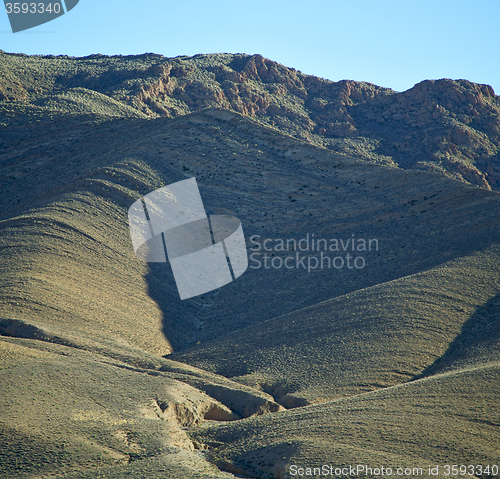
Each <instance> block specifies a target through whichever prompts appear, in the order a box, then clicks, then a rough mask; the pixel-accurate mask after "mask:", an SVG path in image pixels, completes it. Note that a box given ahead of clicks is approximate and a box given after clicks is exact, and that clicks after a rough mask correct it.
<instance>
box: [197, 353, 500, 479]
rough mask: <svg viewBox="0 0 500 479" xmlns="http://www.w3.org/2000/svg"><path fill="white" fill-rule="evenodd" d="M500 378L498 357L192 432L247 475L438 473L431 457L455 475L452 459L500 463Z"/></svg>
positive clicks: (214, 455)
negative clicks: (354, 470)
mask: <svg viewBox="0 0 500 479" xmlns="http://www.w3.org/2000/svg"><path fill="white" fill-rule="evenodd" d="M499 379H500V366H499V363H498V362H495V363H489V364H484V365H482V366H480V367H478V368H472V369H468V370H461V371H456V372H451V373H447V374H444V375H437V376H433V377H431V378H428V379H424V380H419V381H416V382H412V383H408V384H404V385H401V386H395V387H392V388H388V389H384V390H380V391H376V392H371V393H366V394H362V395H359V396H354V397H350V398H345V399H341V400H337V401H333V402H329V403H324V404H320V405H316V406H308V407H304V408H299V409H293V410H289V411H286V412H284V413H280V414H278V415H271V416H266V417H259V418H252V419H248V420H245V421H241V422H238V423H231V424H227V425H224V426H222V427H221V426H218V427H210V428H208V429H204V430H203V429H202V430H197V431H194V430H192V431H191V432H190V434H191V435H192V436H193V437H194V438H196V440H199V441H204V442H206V443H207V444H210V445H211V446H212V448H213V449H212V450H211V451H210V457H211V459H212V460H213V461H214V462H215V463H216V464H218V465H219V467H221V468H225V469H227V470H239V471H242V472H243V471H244V472H245V473H246V474H247V475H248V476H249V477H259V478H262V479H267V478H283V479H284V478H287V479H289V478H291V477H300V476H297V474H295V476H293V475H291V474H290V466H291V465H298V466H301V467H321V466H322V465H324V464H325V465H332V466H333V467H334V468H335V467H342V466H343V467H345V466H347V467H348V466H349V465H352V466H353V467H356V465H358V464H360V465H367V466H371V467H372V468H376V467H379V468H380V467H381V466H384V467H385V468H387V467H391V468H393V471H392V476H387V475H384V476H382V477H398V475H397V472H396V468H398V467H403V468H404V467H411V468H413V467H417V468H418V467H423V468H424V470H423V472H421V473H420V477H433V476H431V475H429V473H428V467H429V465H431V466H435V465H440V468H439V475H438V476H436V477H450V473H449V472H448V475H445V472H446V471H445V469H444V468H443V466H444V465H446V464H449V465H452V464H457V465H469V464H473V465H477V464H479V465H485V466H486V465H488V464H490V465H491V464H497V465H498V451H499V449H500V442H499V436H498V427H499V423H498V418H499V417H500V403H499V401H498V394H496V393H495V391H498V381H499ZM362 472H363V471H361V472H360V476H361V477H363V475H362ZM490 472H491V469H490ZM379 475H380V474H379ZM402 475H403V477H414V475H413V474H409V475H408V474H407V475H405V474H404V472H403V474H402ZM415 476H418V473H417V474H415ZM304 477H306V476H304ZM327 477H330V476H327ZM333 477H347V475H345V474H337V475H334V476H333ZM369 477H370V476H369ZM470 477H474V476H470ZM483 477H484V476H483ZM487 477H495V476H493V475H490V476H487Z"/></svg>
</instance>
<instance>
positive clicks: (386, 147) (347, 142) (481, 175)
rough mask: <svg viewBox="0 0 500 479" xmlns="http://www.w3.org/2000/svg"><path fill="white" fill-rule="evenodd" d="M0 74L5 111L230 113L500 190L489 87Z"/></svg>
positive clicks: (265, 66) (210, 70) (162, 70)
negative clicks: (20, 106) (401, 88)
mask: <svg viewBox="0 0 500 479" xmlns="http://www.w3.org/2000/svg"><path fill="white" fill-rule="evenodd" d="M0 71H1V72H2V75H1V80H0V105H1V106H2V107H4V108H5V107H6V105H7V106H8V104H9V103H10V102H23V103H25V104H29V105H34V106H37V107H41V108H43V109H46V110H47V109H48V110H51V111H53V110H56V111H60V110H61V109H64V110H65V111H66V112H67V108H66V106H67V104H68V102H70V103H72V104H73V106H74V105H75V104H78V107H79V110H78V112H79V113H82V112H86V111H88V110H89V109H90V111H94V112H96V111H97V113H102V114H103V115H104V116H106V115H111V116H113V114H112V113H110V109H112V110H113V109H114V110H116V109H117V108H119V109H120V110H123V109H126V110H127V114H128V115H129V116H141V117H146V118H147V117H150V118H155V117H158V116H166V117H176V116H180V115H185V114H189V113H192V112H196V111H199V110H203V109H205V108H225V109H230V110H234V111H236V112H238V113H240V114H242V115H245V116H249V117H252V118H255V119H257V120H259V121H260V122H262V123H264V124H266V125H268V126H272V127H274V128H276V129H278V130H279V131H281V132H283V133H286V134H289V135H292V136H295V137H297V138H299V139H301V140H304V141H307V142H310V143H313V144H316V145H320V146H323V147H325V148H328V149H331V150H333V151H336V152H339V153H344V154H347V155H349V156H353V157H355V158H358V159H363V160H366V161H372V162H377V163H382V164H388V165H391V166H396V167H400V168H405V169H406V168H411V169H421V170H426V171H437V172H440V173H442V174H445V175H447V176H451V177H455V178H457V179H459V180H461V181H464V182H467V183H470V184H473V185H477V186H479V187H482V188H485V189H493V190H498V189H499V188H500V164H499V161H500V97H498V96H497V95H495V93H494V91H493V89H492V88H491V86H489V85H481V84H476V83H472V82H469V81H467V80H450V79H441V80H424V81H422V82H420V83H418V84H416V85H415V86H414V87H413V88H411V89H409V90H407V91H405V92H396V91H393V90H391V89H388V88H383V87H379V86H376V85H373V84H370V83H365V82H359V81H352V80H342V81H339V82H332V81H329V80H325V79H322V78H318V77H315V76H311V75H305V74H303V73H301V72H300V71H297V70H295V69H293V68H287V67H285V66H283V65H281V64H279V63H276V62H274V61H272V60H269V59H267V58H264V57H262V56H261V55H244V54H234V55H233V54H213V55H195V56H193V57H176V58H165V57H163V56H161V55H155V54H144V55H137V56H114V57H107V56H104V55H91V56H89V57H84V58H72V57H66V56H59V57H54V56H45V57H41V56H26V55H14V54H6V53H1V54H0ZM96 102H98V103H106V111H105V112H103V111H102V108H92V105H93V104H95V103H96ZM62 103H64V107H65V108H61V104H62ZM111 103H112V105H111V106H110V104H111ZM114 116H116V115H114Z"/></svg>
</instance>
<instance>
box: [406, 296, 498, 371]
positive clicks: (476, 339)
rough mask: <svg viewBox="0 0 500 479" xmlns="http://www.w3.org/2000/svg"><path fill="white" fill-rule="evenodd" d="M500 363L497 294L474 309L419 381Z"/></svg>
mask: <svg viewBox="0 0 500 479" xmlns="http://www.w3.org/2000/svg"><path fill="white" fill-rule="evenodd" d="M499 359H500V294H499V295H497V296H495V297H494V298H492V299H490V301H488V302H487V303H486V304H485V305H484V306H481V307H479V308H477V309H476V311H475V312H474V314H473V315H472V316H471V317H470V318H469V319H468V320H467V321H466V322H465V323H464V325H463V327H462V331H461V332H460V334H459V335H458V336H457V337H456V338H455V339H454V341H453V342H452V343H451V344H450V346H449V347H448V349H447V350H446V352H445V353H444V354H443V355H442V356H441V357H439V358H438V359H437V360H436V361H434V363H433V364H431V365H430V366H429V367H428V368H426V369H425V370H424V372H423V373H422V374H420V375H418V376H416V377H415V378H413V380H416V379H421V378H424V377H428V376H432V375H434V374H437V373H441V372H445V371H447V370H450V369H454V368H460V367H465V366H467V365H471V364H473V363H476V362H479V363H480V362H487V361H492V360H499Z"/></svg>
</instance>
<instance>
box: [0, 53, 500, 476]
mask: <svg viewBox="0 0 500 479" xmlns="http://www.w3.org/2000/svg"><path fill="white" fill-rule="evenodd" d="M253 66H255V71H256V72H257V73H255V72H254V68H253ZM264 67H265V68H266V69H264ZM0 68H2V69H3V70H2V74H1V76H0V92H1V93H0V94H1V95H2V100H1V101H0V111H1V120H0V123H1V126H0V141H1V143H0V168H1V171H2V175H1V177H0V182H1V185H2V189H1V193H0V195H1V199H2V204H3V205H4V207H3V209H2V211H1V213H0V229H1V233H0V256H1V262H0V284H1V287H0V308H1V316H0V349H1V353H0V376H1V380H0V389H1V393H0V410H1V411H2V412H1V414H0V438H1V439H0V441H1V445H2V448H1V452H0V477H2V478H4V477H5V478H17V477H19V478H35V477H37V478H38V477H43V478H48V477H51V478H74V479H76V478H78V479H80V478H92V479H94V478H125V477H127V478H141V479H142V478H144V477H147V478H148V479H149V478H158V479H159V478H162V479H164V478H165V477H168V478H180V477H182V478H184V477H190V478H191V477H192V478H206V479H208V478H229V477H253V478H262V479H263V478H289V477H293V475H292V474H291V472H290V471H291V469H290V467H291V466H292V465H294V464H295V465H301V466H303V467H315V466H321V465H323V464H331V465H333V466H339V467H340V466H342V467H344V466H347V465H349V464H368V465H372V466H373V467H379V466H381V465H384V466H386V467H387V466H391V467H397V466H404V467H406V466H409V467H425V468H427V467H429V465H435V464H439V465H441V466H443V465H445V464H483V465H485V466H486V465H488V464H497V463H498V452H499V450H500V442H499V439H498V438H499V437H500V436H499V434H498V428H499V426H500V424H499V421H498V418H499V417H500V410H499V402H498V380H499V371H500V369H499V365H500V321H499V307H500V306H499V294H500V273H499V271H500V268H499V266H500V217H499V215H498V211H499V206H500V196H499V193H498V192H496V191H492V189H493V190H494V189H495V188H496V186H495V185H496V183H495V182H494V178H495V174H493V173H494V171H496V170H495V168H497V167H498V161H497V160H498V157H497V156H496V155H498V153H497V150H496V148H497V147H498V129H496V128H497V126H498V102H499V100H498V97H496V96H494V94H493V92H492V91H491V89H488V87H486V86H481V85H475V84H472V83H469V82H465V81H462V80H461V81H451V80H440V81H436V82H423V83H422V84H419V85H420V86H419V85H417V86H416V87H415V88H414V89H412V90H409V91H408V92H404V93H397V92H393V91H391V90H387V89H383V88H379V87H375V86H373V85H367V84H363V83H356V82H339V83H333V82H327V81H326V80H321V79H317V78H316V79H315V78H314V77H308V76H306V75H302V74H301V73H300V72H296V71H293V70H290V69H287V68H285V67H283V66H281V65H278V64H275V63H273V62H271V61H270V60H266V59H263V58H262V57H260V56H246V55H229V54H224V55H204V56H196V57H192V58H187V57H180V58H176V59H166V58H163V57H161V56H158V55H152V54H147V55H141V56H137V57H104V56H99V55H95V56H92V57H87V58H69V57H52V58H51V57H28V56H22V55H9V54H1V55H0ZM238 75H239V76H238ZM227 82H232V83H233V84H237V85H238V92H237V93H234V95H235V96H234V97H230V95H229V93H228V91H229V90H228V89H229V86H230V85H229V84H228V83H227ZM224 85H225V86H226V87H227V90H224V88H225V87H224ZM244 85H247V86H248V88H249V89H250V90H249V91H250V93H251V94H250V93H248V96H245V95H243V94H242V93H241V92H242V91H244V88H246V87H244ZM279 85H281V87H282V89H281V90H280V89H279V88H278V86H279ZM424 86H425V88H424ZM181 87H182V88H181ZM202 87H203V88H202ZM223 87H224V88H223ZM281 87H280V88H281ZM231 88H232V87H231ZM345 88H350V89H351V90H350V91H351V93H350V96H349V98H351V99H350V100H349V101H347V100H346V99H345V98H344V100H342V101H345V103H344V104H343V105H342V108H345V111H347V112H348V114H349V115H350V116H351V118H352V125H354V126H355V128H356V131H354V130H352V131H350V133H347V130H345V131H344V130H343V133H342V134H341V135H339V134H337V133H335V134H334V133H333V130H327V128H326V126H325V125H327V123H321V121H324V122H326V121H329V122H330V123H332V122H334V121H336V120H332V118H335V117H334V116H332V114H331V112H334V111H335V108H336V107H334V106H333V104H334V103H335V102H337V103H335V104H337V106H338V105H339V104H340V103H338V102H340V101H341V100H340V99H339V98H341V96H342V95H341V94H340V93H341V92H342V91H344V90H342V89H345ZM181 89H182V90H183V91H184V93H181V91H180V90H181ZM218 89H219V90H218ZM273 89H274V90H273ZM413 90H414V91H413ZM451 90H453V91H454V92H455V93H456V92H457V91H460V92H462V93H463V95H464V97H463V99H460V98H461V97H460V98H459V97H457V98H458V99H455V100H453V101H455V102H456V103H455V104H454V105H455V106H453V105H451V103H450V104H448V103H447V102H452V100H449V98H448V96H447V95H448V94H449V91H451ZM219 91H220V92H222V93H217V92H219ZM356 91H358V92H360V91H361V92H372V93H373V95H372V94H371V93H366V94H365V93H363V94H362V95H361V96H359V95H358V93H355V92H356ZM252 92H253V93H252ZM273 92H274V93H273ZM280 92H281V93H280ZM418 92H420V93H418ZM264 93H266V94H267V95H268V96H269V103H268V104H266V103H265V102H264V103H262V104H261V105H260V106H259V108H250V106H249V105H250V104H254V103H251V101H250V100H249V98H250V97H251V98H253V100H252V101H255V105H259V104H260V103H259V102H261V100H259V98H260V99H262V98H265V96H264ZM417 93H418V94H417ZM455 93H453V94H455ZM468 93H470V95H472V96H467V95H468ZM183 95H184V96H183ZM252 95H255V96H252ZM259 95H260V96H259ZM301 95H302V96H301ZM353 95H354V96H353ZM450 95H451V93H450ZM313 98H316V99H318V98H320V99H321V98H322V99H324V100H325V101H328V102H329V103H328V105H331V106H329V107H328V108H327V113H328V114H326V113H325V115H326V116H325V118H326V117H328V119H325V120H322V119H321V115H320V114H319V113H318V111H319V107H313V105H315V104H316V103H318V102H316V103H315V100H313ZM404 98H406V99H407V100H408V102H414V101H416V100H415V98H420V100H418V101H421V102H423V104H426V102H428V101H432V102H436V104H438V105H445V106H443V109H445V108H446V112H447V113H446V112H443V115H444V116H443V117H440V118H438V119H436V118H433V116H432V115H430V116H429V115H427V114H425V115H423V116H422V117H421V120H419V121H420V122H421V125H419V124H415V126H411V127H410V126H408V124H407V120H408V119H404V118H399V119H398V118H394V117H390V118H386V119H385V120H384V122H379V121H372V120H370V117H369V112H370V111H372V112H373V111H379V110H380V112H382V113H383V112H385V111H392V110H391V109H392V108H393V107H394V105H403V106H401V108H403V109H404V111H406V112H408V111H410V110H409V107H408V105H409V104H410V103H404V101H406V100H404V101H403V99H404ZM430 98H432V100H429V99H430ZM412 104H413V103H412ZM469 104H474V105H475V106H474V108H475V111H476V112H477V113H478V114H477V115H472V114H471V115H470V118H474V120H471V121H470V122H468V123H466V121H465V120H466V118H465V116H462V117H460V119H457V118H459V116H458V115H459V113H457V112H458V111H461V109H462V108H463V109H464V111H466V110H467V108H468V106H467V105H469ZM272 105H275V106H276V105H280V108H283V110H279V111H277V110H275V111H274V113H272V112H273V109H272ZM285 105H287V108H288V109H285ZM375 105H378V106H377V107H376V106H375ZM446 105H448V106H446ZM457 105H459V106H457ZM448 107H449V108H448ZM276 108H277V107H276ZM339 108H340V107H339ZM376 108H378V109H379V110H376ZM386 108H387V110H385V109H386ZM454 108H455V109H454ZM395 111H396V110H395ZM397 111H399V110H397ZM427 111H429V112H430V111H431V110H427ZM439 111H441V110H439ZM443 111H444V110H443ZM467 111H470V110H467ZM279 112H281V113H279ZM283 112H286V114H285V113H283ZM299 113H300V114H299ZM395 114H397V113H395ZM293 115H295V116H293ZM453 115H455V116H453ZM292 118H293V121H292V120H291V119H292ZM377 118H379V119H380V118H384V114H381V115H377ZM468 118H469V117H468ZM305 119H307V121H306V120H305ZM410 120H411V122H415V121H414V118H413V119H410ZM410 120H408V121H410ZM349 121H350V120H349ZM458 121H462V122H463V123H462V124H464V125H465V124H467V125H469V126H468V128H470V130H467V131H469V132H470V133H471V135H476V134H477V135H479V136H477V138H481V141H483V143H481V144H479V143H480V142H479V143H477V142H475V140H474V141H472V140H471V143H470V144H468V146H466V147H465V146H463V145H462V146H463V149H460V152H459V153H453V152H451V153H450V152H448V153H446V151H447V150H442V149H439V148H438V150H439V151H440V152H442V153H443V155H444V156H439V155H437V156H432V151H434V150H432V148H434V147H435V146H436V144H434V143H432V142H431V143H422V142H420V140H418V141H416V140H415V143H411V142H410V143H411V145H413V146H411V148H410V147H409V150H407V154H406V153H405V156H404V158H403V157H402V156H401V157H400V156H398V154H396V153H395V151H396V150H390V148H389V147H388V146H387V145H390V141H392V140H391V138H393V139H394V141H401V138H403V137H402V135H403V130H404V131H407V130H406V129H408V128H413V130H412V131H413V132H415V134H416V135H417V136H415V138H417V137H418V138H420V136H418V135H421V134H422V132H423V131H427V134H428V135H429V138H430V137H431V136H432V137H434V136H433V135H435V137H436V138H437V137H438V136H439V135H440V134H441V133H439V132H443V131H447V130H446V129H447V128H451V126H450V125H455V123H454V122H458ZM273 122H274V123H273ZM280 122H281V123H280ZM346 122H347V120H346ZM347 123H348V122H347ZM417 123H418V121H417ZM375 124H376V125H377V126H376V127H375V126H374V125H375ZM396 124H397V125H400V126H401V130H397V129H396V128H395V125H396ZM456 124H457V125H458V123H456ZM471 125H472V126H471ZM318 128H319V129H321V128H323V129H325V130H326V131H324V132H321V133H320V131H319V129H318ZM346 128H347V127H346ZM384 128H387V129H386V130H384ZM440 128H441V130H440ZM384 131H385V132H386V133H387V132H392V133H391V135H392V137H390V136H389V135H388V133H387V135H386V133H384ZM408 131H409V130H408ZM374 132H378V133H377V135H379V136H376V135H375V133H374ZM481 132H482V133H481ZM480 133H481V134H480ZM363 135H365V136H363ZM383 135H386V136H383ZM481 135H482V136H481ZM471 138H472V136H471ZM474 138H476V137H474ZM478 141H479V140H478ZM495 142H496V143H495ZM430 145H434V146H430ZM454 145H459V143H458V142H457V143H454ZM481 145H482V146H481ZM484 145H487V147H486V146H484ZM495 145H496V146H495ZM462 146H461V147H460V148H462ZM483 147H484V148H486V149H484V148H483ZM457 148H458V146H457ZM482 148H483V149H482ZM436 151H437V150H436ZM450 151H451V150H450ZM457 151H458V150H457ZM389 153H390V154H389ZM419 155H421V156H419ZM447 155H448V156H447ZM453 155H455V156H453ZM468 155H469V156H468ZM480 155H483V156H480ZM419 158H421V159H419ZM422 158H423V159H424V160H422ZM448 160H449V161H448ZM483 160H484V162H483V163H482V161H483ZM420 161H422V162H428V164H427V163H426V165H427V166H425V165H424V164H423V163H422V164H419V162H420ZM488 162H489V163H488ZM487 163H488V164H489V165H490V166H491V168H492V169H491V171H493V173H487V172H486V170H485V169H483V168H485V166H484V165H486V164H487ZM429 165H431V166H429ZM450 165H452V166H453V165H454V166H453V168H455V167H456V168H459V167H460V168H462V167H463V165H467V168H470V171H476V170H477V174H476V173H475V175H476V176H474V175H472V176H467V175H464V174H463V172H464V171H465V170H459V169H456V170H453V169H452V166H450ZM460 165H462V166H460ZM474 168H475V169H476V170H474ZM422 170H424V171H422ZM427 170H431V171H427ZM438 170H439V171H438ZM459 171H462V173H460V175H459V174H458V172H459ZM467 171H469V170H467ZM443 173H445V174H443ZM191 177H195V178H196V180H197V183H198V185H199V189H200V193H201V197H202V199H203V202H204V205H205V208H206V211H207V213H208V214H228V215H233V216H236V217H238V218H239V219H240V220H241V223H242V226H243V231H244V234H245V237H246V240H247V249H248V253H249V255H250V256H249V258H250V261H249V268H248V270H247V271H246V272H245V273H244V274H243V275H242V276H241V277H239V278H238V279H237V280H235V281H233V282H232V283H230V284H228V285H226V286H225V287H223V288H220V289H218V290H216V291H212V292H211V293H207V294H204V295H201V296H198V297H194V298H191V299H188V300H185V301H181V300H180V299H179V294H178V292H177V288H176V285H175V282H174V278H173V274H172V270H171V268H170V266H169V265H168V264H161V263H142V262H140V261H138V260H137V259H136V258H135V256H134V252H133V248H132V244H131V240H130V234H129V227H128V221H127V212H128V208H129V207H130V205H131V204H132V203H133V202H134V201H135V200H137V199H138V198H140V197H142V196H143V195H145V194H147V193H149V192H150V191H152V190H155V189H157V188H159V187H161V186H163V185H168V184H170V183H174V182H177V181H180V180H182V179H186V178H191ZM474 178H475V179H476V180H477V179H478V178H483V179H484V183H481V182H479V180H478V181H476V180H474ZM465 180H467V181H465ZM478 186H481V187H478ZM313 238H314V241H316V243H314V244H315V245H316V246H313V243H312V240H313ZM321 239H323V240H325V241H326V243H327V244H328V245H331V244H333V245H335V244H336V245H337V249H321V248H319V247H318V240H321ZM287 240H288V243H289V244H288V249H283V248H280V247H279V245H280V244H282V243H283V244H286V242H287ZM301 240H302V241H303V242H306V244H307V245H308V249H307V250H306V249H304V248H302V247H301V246H300V245H301V244H303V243H300V241H301ZM348 241H349V243H347V242H348ZM363 241H364V242H365V243H366V245H370V247H365V248H364V249H363V248H360V247H359V248H358V247H356V248H352V245H353V244H356V245H358V246H359V245H360V244H363ZM321 244H322V243H321ZM345 245H347V246H345ZM294 247H295V248H294ZM265 248H270V249H269V250H267V249H265ZM321 253H324V256H325V255H326V256H328V258H329V259H330V260H331V261H332V263H331V264H334V263H333V262H334V261H337V260H336V259H335V258H337V259H338V258H341V259H342V264H343V266H342V267H335V266H330V267H323V268H321V267H318V265H316V267H312V266H313V265H314V261H313V262H312V263H311V262H310V261H311V258H321ZM264 254H268V258H267V260H266V261H268V263H264V260H265V258H264ZM348 254H349V255H351V260H348V259H347V255H348ZM297 255H298V256H297ZM289 257H292V258H293V261H292V267H290V268H287V267H284V266H283V265H284V264H290V263H286V260H287V258H289ZM298 257H301V258H304V261H305V262H304V263H297V262H296V259H297V258H298ZM356 258H358V260H357V261H358V262H357V263H356V262H355V259H356ZM359 258H361V259H359ZM361 260H362V261H361ZM349 261H352V262H353V263H349ZM259 262H260V267H258V264H259ZM264 264H267V265H268V266H269V265H270V266H269V267H265V266H264ZM327 264H328V263H327ZM335 264H337V263H335ZM273 265H278V266H279V265H281V267H273ZM308 265H309V269H308ZM348 265H350V266H348ZM353 265H357V266H353ZM344 475H345V474H344ZM340 476H342V474H336V475H334V476H333V477H340ZM424 477H427V476H426V475H425V474H424ZM433 477H449V476H445V474H444V470H443V468H441V469H440V471H439V474H438V476H433ZM469 477H479V474H476V473H475V475H474V476H469ZM482 477H488V476H487V475H484V474H483V475H482ZM491 477H493V476H491Z"/></svg>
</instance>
